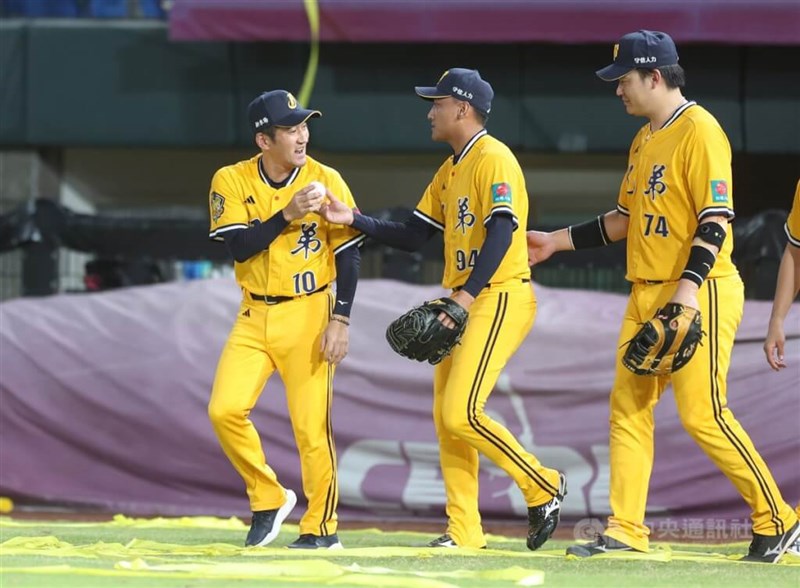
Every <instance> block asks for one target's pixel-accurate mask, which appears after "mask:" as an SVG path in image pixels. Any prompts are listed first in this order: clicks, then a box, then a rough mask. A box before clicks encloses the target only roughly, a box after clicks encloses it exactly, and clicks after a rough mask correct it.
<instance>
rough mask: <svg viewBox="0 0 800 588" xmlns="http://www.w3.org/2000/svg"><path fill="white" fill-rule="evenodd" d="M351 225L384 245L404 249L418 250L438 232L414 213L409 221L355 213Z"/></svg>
mask: <svg viewBox="0 0 800 588" xmlns="http://www.w3.org/2000/svg"><path fill="white" fill-rule="evenodd" d="M350 226H351V227H353V228H354V229H356V230H357V231H360V232H362V233H364V234H365V235H367V236H368V237H372V238H373V239H375V240H376V241H380V242H381V243H383V244H384V245H389V246H391V247H394V248H396V249H402V250H403V251H416V250H417V249H419V248H420V247H422V246H423V245H424V244H425V243H426V242H427V241H428V239H430V238H431V237H432V236H433V234H434V232H436V229H435V228H434V227H432V226H431V225H429V224H427V223H425V222H424V221H422V220H420V219H418V218H417V217H416V216H413V215H412V216H411V217H410V218H409V219H408V220H407V221H405V222H403V223H399V222H396V221H390V220H383V219H378V218H374V217H371V216H366V215H363V214H354V215H353V223H352V224H351V225H350Z"/></svg>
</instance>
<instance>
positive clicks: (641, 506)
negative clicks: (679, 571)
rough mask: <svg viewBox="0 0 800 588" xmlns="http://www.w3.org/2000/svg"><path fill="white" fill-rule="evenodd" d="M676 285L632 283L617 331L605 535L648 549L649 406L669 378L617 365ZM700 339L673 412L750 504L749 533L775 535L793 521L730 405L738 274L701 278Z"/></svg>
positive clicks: (678, 384) (680, 378)
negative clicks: (609, 504)
mask: <svg viewBox="0 0 800 588" xmlns="http://www.w3.org/2000/svg"><path fill="white" fill-rule="evenodd" d="M674 291H675V283H674V282H673V283H664V284H650V285H647V284H634V286H633V288H632V290H631V295H630V298H629V300H628V306H627V309H626V311H625V318H624V320H623V323H622V329H621V332H620V336H619V346H618V347H619V349H618V351H617V369H616V379H615V382H614V388H613V390H612V391H611V435H610V462H611V463H610V466H611V487H610V499H611V512H612V516H611V517H609V519H608V527H607V529H606V534H607V535H608V536H609V537H612V538H614V539H617V540H618V541H622V542H623V543H626V544H627V545H630V546H631V547H633V548H634V549H638V550H641V551H647V549H648V536H649V533H650V532H649V529H648V528H647V527H646V526H645V525H644V518H645V507H646V504H647V492H648V486H649V483H650V473H651V471H652V467H653V452H654V449H653V436H654V422H653V408H654V407H655V405H656V403H657V402H658V400H659V399H660V398H661V394H662V393H663V392H664V389H665V387H666V386H667V384H668V383H669V378H667V377H664V378H659V377H651V376H637V375H635V374H634V373H633V372H630V371H628V370H627V369H626V368H625V367H624V366H623V365H622V361H621V360H622V356H623V354H624V352H625V343H626V342H627V341H629V340H630V339H631V338H632V337H633V336H634V335H635V334H636V332H637V331H638V330H639V328H640V326H641V323H643V322H645V321H647V320H649V319H651V318H652V317H653V315H654V314H655V312H656V309H657V308H659V307H661V306H663V305H664V304H666V303H667V302H668V301H669V299H670V298H671V297H672V294H673V293H674ZM698 301H699V303H700V312H701V313H702V316H703V330H704V331H705V332H706V334H707V335H706V336H704V337H703V344H702V345H701V346H700V347H699V348H698V350H697V352H696V353H695V355H694V357H693V358H692V359H691V361H690V362H689V363H688V364H687V365H686V366H685V367H683V368H682V369H681V370H680V371H678V372H676V373H674V374H672V377H671V378H672V388H673V392H674V395H675V403H676V405H677V409H678V415H679V416H680V419H681V422H682V424H683V426H684V428H685V429H686V432H688V433H689V435H691V437H692V439H694V440H695V442H696V443H697V444H698V445H699V446H700V448H701V449H702V450H703V451H704V452H705V453H706V455H708V457H709V458H710V459H711V461H713V462H714V463H715V464H716V465H717V467H718V468H719V469H720V470H722V473H723V474H725V475H726V476H727V477H728V479H729V480H730V481H731V482H732V483H733V485H734V486H735V487H736V489H737V490H738V491H739V493H740V494H741V495H742V498H744V500H745V502H747V504H748V505H749V506H750V508H751V509H752V519H753V531H755V532H756V533H759V534H762V535H778V534H782V533H784V532H786V531H788V530H789V529H790V528H791V527H792V526H793V525H794V524H795V522H796V521H797V516H796V515H795V512H794V510H793V509H792V508H791V507H790V506H789V505H788V504H786V502H785V501H784V500H783V498H782V497H781V493H780V490H778V487H777V486H776V485H775V480H774V479H773V477H772V474H771V473H770V471H769V468H768V467H767V464H766V463H764V460H763V459H762V458H761V456H760V455H759V453H758V451H757V450H756V448H755V447H754V446H753V442H752V441H751V440H750V437H749V436H748V435H747V433H746V432H745V430H744V429H743V428H742V426H741V425H740V424H739V422H738V421H737V420H736V418H735V417H734V416H733V413H732V412H731V410H730V409H729V408H728V405H727V394H726V393H727V385H726V378H727V375H728V367H729V366H730V358H731V352H732V350H733V340H734V337H735V335H736V329H737V328H738V326H739V322H740V321H741V319H742V312H743V308H744V286H743V285H742V281H741V279H740V278H739V276H738V275H734V276H729V277H725V278H717V279H713V280H706V282H704V283H703V285H702V287H701V288H700V291H699V293H698Z"/></svg>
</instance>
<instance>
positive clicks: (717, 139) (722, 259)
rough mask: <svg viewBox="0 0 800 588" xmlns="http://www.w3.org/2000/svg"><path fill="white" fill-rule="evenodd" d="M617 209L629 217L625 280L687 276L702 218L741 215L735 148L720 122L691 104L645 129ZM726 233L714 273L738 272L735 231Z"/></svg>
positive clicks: (632, 153)
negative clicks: (736, 204) (735, 194)
mask: <svg viewBox="0 0 800 588" xmlns="http://www.w3.org/2000/svg"><path fill="white" fill-rule="evenodd" d="M617 210H618V211H619V212H621V213H622V214H624V215H626V216H629V217H630V220H629V224H628V235H627V240H628V243H627V263H628V268H627V274H626V278H627V279H628V280H629V281H631V282H644V281H675V280H678V279H680V276H681V273H682V272H683V269H684V268H685V267H686V262H687V261H688V259H689V251H690V249H691V247H692V240H693V238H694V234H695V231H696V229H697V225H698V224H699V222H700V221H701V220H702V219H703V218H705V217H708V216H725V217H727V218H728V220H729V221H730V220H731V219H733V217H734V212H733V184H732V171H731V146H730V143H729V142H728V138H727V137H726V136H725V132H724V131H723V130H722V127H720V125H719V123H718V122H717V120H716V119H715V118H714V117H713V116H712V115H711V114H710V113H709V112H708V111H707V110H705V109H704V108H702V107H701V106H698V105H697V104H696V103H695V102H687V103H686V104H684V105H683V106H682V107H680V108H679V109H678V110H676V111H675V112H674V113H673V115H672V116H671V117H670V119H669V120H668V121H667V122H666V123H665V124H664V126H663V127H662V128H660V129H659V130H657V131H655V132H652V131H651V130H650V125H649V124H647V125H645V126H644V127H642V129H641V130H640V131H639V132H638V133H637V134H636V137H635V138H634V139H633V143H632V144H631V149H630V153H629V155H628V171H627V172H626V174H625V177H624V178H623V180H622V185H621V186H620V191H619V199H618V201H617ZM727 233H728V234H727V237H726V239H725V242H724V243H723V244H722V249H721V250H720V252H719V255H717V261H716V263H715V264H714V267H713V268H712V269H711V273H710V274H709V276H708V277H709V278H719V277H723V276H728V275H731V274H735V273H736V272H737V270H736V266H735V265H734V264H733V262H732V261H731V251H733V231H732V230H730V229H729V230H728V232H727Z"/></svg>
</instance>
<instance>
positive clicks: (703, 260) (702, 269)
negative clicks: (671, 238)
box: [681, 245, 717, 287]
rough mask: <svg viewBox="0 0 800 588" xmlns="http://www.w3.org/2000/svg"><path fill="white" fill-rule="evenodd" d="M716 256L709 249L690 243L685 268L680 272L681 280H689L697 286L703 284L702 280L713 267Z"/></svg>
mask: <svg viewBox="0 0 800 588" xmlns="http://www.w3.org/2000/svg"><path fill="white" fill-rule="evenodd" d="M715 261H717V256H716V255H714V254H713V253H712V252H711V251H709V250H708V249H706V248H705V247H702V246H700V245H692V250H691V251H690V252H689V261H687V262H686V269H684V270H683V273H682V274H681V279H682V280H690V281H692V282H694V283H695V284H697V285H698V287H699V286H702V285H703V280H705V279H706V278H707V277H708V272H710V271H711V268H712V267H714V262H715Z"/></svg>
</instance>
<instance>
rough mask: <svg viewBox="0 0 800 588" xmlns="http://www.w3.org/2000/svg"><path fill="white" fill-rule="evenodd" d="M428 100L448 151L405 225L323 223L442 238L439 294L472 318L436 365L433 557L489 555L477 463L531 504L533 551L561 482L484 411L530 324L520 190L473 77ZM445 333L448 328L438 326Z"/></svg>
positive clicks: (325, 212) (550, 522)
mask: <svg viewBox="0 0 800 588" xmlns="http://www.w3.org/2000/svg"><path fill="white" fill-rule="evenodd" d="M416 93H417V94H418V95H419V96H420V97H422V98H424V99H426V100H429V101H431V108H430V111H429V113H428V120H429V121H430V123H431V135H432V138H433V140H434V141H442V142H445V143H448V144H449V145H450V146H451V147H452V149H453V152H454V155H453V156H452V157H449V158H448V159H447V160H446V161H445V162H444V163H443V164H442V166H441V167H440V168H439V170H438V171H437V172H436V175H434V177H433V180H432V181H431V183H430V184H429V186H428V188H427V189H426V190H425V193H424V195H423V196H422V199H421V200H420V201H419V203H418V204H417V206H416V209H415V210H414V213H413V215H411V217H410V218H409V219H408V220H407V221H406V222H404V223H396V222H390V221H383V220H379V219H375V218H372V217H368V216H364V215H361V214H358V213H357V212H354V211H352V210H351V207H349V206H347V205H346V203H345V204H343V203H341V202H339V201H338V200H337V199H336V198H335V197H333V195H331V194H329V197H330V201H329V203H326V204H325V205H323V207H322V208H321V209H320V214H321V215H322V216H323V217H324V218H326V219H328V220H329V221H331V222H337V223H342V224H345V225H350V226H352V227H354V228H355V229H357V230H359V231H361V232H362V233H365V234H367V235H368V236H370V237H373V238H375V239H377V240H379V241H381V242H383V243H385V244H388V245H391V246H393V247H396V248H399V249H404V250H407V251H414V250H416V249H419V248H420V247H421V246H422V245H423V244H424V243H425V242H426V241H427V240H428V239H429V238H430V237H432V236H433V235H434V234H435V233H436V232H437V231H441V232H442V233H443V234H444V256H445V262H444V263H445V267H444V276H443V279H442V285H443V286H444V287H445V288H447V289H450V290H452V294H451V298H452V299H453V300H455V301H456V302H457V303H458V304H460V305H461V306H463V307H464V308H465V309H467V310H468V311H469V321H468V322H467V326H466V331H465V332H464V336H463V339H462V341H461V345H459V346H457V347H456V348H455V350H454V351H453V352H452V353H451V354H450V355H449V356H448V357H447V358H445V359H444V360H443V361H442V362H441V363H439V364H437V365H436V368H435V372H434V383H433V388H434V391H433V420H434V424H435V427H436V434H437V436H438V438H439V448H440V462H441V469H442V477H443V478H444V484H445V490H446V495H447V516H448V526H447V531H446V533H445V534H444V535H442V536H441V537H439V538H437V539H434V540H433V541H431V542H430V543H429V546H431V547H472V548H481V547H484V546H485V545H486V538H485V536H484V533H483V529H482V526H481V517H480V513H479V512H478V466H479V463H478V456H479V453H482V454H484V455H485V456H487V457H488V458H489V459H491V460H492V461H493V462H494V463H495V464H497V466H498V467H500V468H502V469H503V470H504V471H505V472H506V473H508V475H509V476H511V477H512V478H513V479H514V481H515V482H516V483H517V485H518V486H519V488H520V490H521V491H522V494H523V495H524V497H525V500H526V502H527V504H528V539H527V544H528V547H529V548H530V549H537V548H539V547H540V546H541V545H542V544H543V543H544V542H545V541H547V539H548V538H549V537H550V535H551V534H552V532H553V530H554V529H555V527H556V525H557V524H558V521H559V516H560V511H561V501H562V500H563V498H564V495H565V494H566V480H565V478H564V475H563V474H560V473H559V472H558V471H556V470H554V469H550V468H546V467H543V466H542V465H541V464H540V463H539V460H537V459H536V457H535V456H534V455H532V454H531V453H529V452H528V451H526V450H525V448H524V447H522V445H520V443H519V441H517V439H516V438H514V436H513V435H512V434H511V433H510V432H509V431H508V430H507V429H506V428H505V427H504V426H503V425H501V424H500V423H498V422H496V421H494V420H492V419H491V418H489V417H488V416H487V414H486V413H485V412H484V405H485V404H486V401H487V399H488V398H489V394H490V393H491V392H492V389H493V388H494V384H495V382H496V381H497V377H498V375H499V374H500V372H501V370H502V369H503V367H504V366H505V364H506V362H507V361H508V360H509V358H510V357H511V355H512V354H513V353H514V352H515V351H516V349H517V348H518V347H519V345H520V343H521V342H522V341H523V339H524V338H525V336H526V335H527V333H528V331H530V329H531V326H532V325H533V320H534V316H535V314H536V300H535V298H534V295H533V291H532V289H531V284H530V268H529V267H528V265H527V256H526V250H525V236H524V232H523V231H520V230H517V229H518V227H519V223H520V222H522V223H526V222H527V218H528V194H527V190H526V187H525V179H524V177H523V174H522V170H521V169H520V166H519V163H518V162H517V160H516V158H515V157H514V154H513V153H512V152H511V150H510V149H509V148H508V147H506V146H505V145H504V144H503V143H501V142H500V141H498V140H497V139H495V138H494V137H492V136H490V135H489V134H488V133H487V132H486V129H485V128H484V127H485V125H486V121H487V119H488V116H489V112H490V110H491V101H492V98H493V96H494V91H493V90H492V87H491V86H490V85H489V84H488V83H487V82H486V81H484V80H483V79H481V77H480V74H479V73H478V72H477V71H476V70H470V69H462V68H455V69H450V70H448V71H446V72H445V73H444V74H443V75H442V76H441V78H440V79H439V81H438V83H437V84H436V86H435V87H417V88H416ZM440 320H442V322H443V323H445V325H446V326H450V327H452V326H453V321H452V319H450V318H449V317H446V316H445V315H440Z"/></svg>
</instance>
